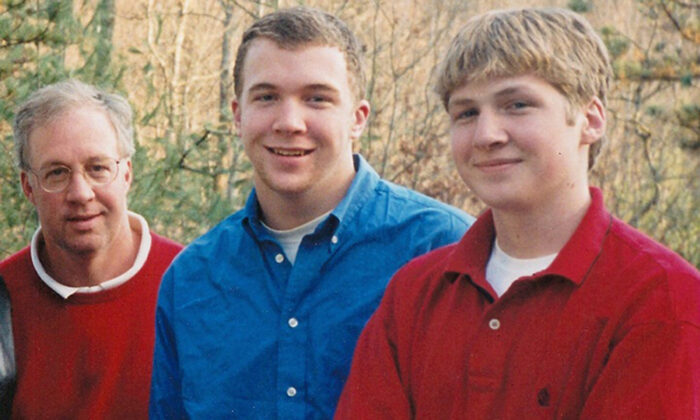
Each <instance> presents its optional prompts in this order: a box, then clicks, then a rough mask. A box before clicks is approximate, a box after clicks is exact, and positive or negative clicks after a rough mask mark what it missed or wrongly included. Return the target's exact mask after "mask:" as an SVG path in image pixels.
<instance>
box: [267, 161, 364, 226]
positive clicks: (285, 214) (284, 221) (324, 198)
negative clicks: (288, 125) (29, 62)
mask: <svg viewBox="0 0 700 420" xmlns="http://www.w3.org/2000/svg"><path fill="white" fill-rule="evenodd" d="M354 176H355V172H353V173H352V174H350V176H349V177H348V179H346V180H345V181H344V182H341V183H339V185H338V186H337V188H333V189H332V190H331V191H305V192H302V193H298V194H293V193H289V194H281V193H278V192H276V191H272V190H270V189H268V188H265V187H264V186H261V187H260V188H258V187H257V185H256V190H255V191H256V195H257V199H258V203H259V204H260V209H261V210H262V215H263V220H264V221H265V224H266V225H267V226H269V227H271V228H272V229H276V230H288V229H293V228H295V227H297V226H301V225H303V224H304V223H307V222H309V221H311V220H313V219H315V218H317V217H319V216H321V215H322V214H324V213H328V212H330V211H332V210H333V209H334V208H335V207H336V206H337V205H338V203H340V202H341V201H342V200H343V197H345V194H346V193H347V191H348V189H349V188H350V184H352V180H353V178H354ZM258 184H261V185H262V183H258Z"/></svg>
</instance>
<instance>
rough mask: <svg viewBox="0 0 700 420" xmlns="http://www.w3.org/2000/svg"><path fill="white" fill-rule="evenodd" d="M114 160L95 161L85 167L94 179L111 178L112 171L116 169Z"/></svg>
mask: <svg viewBox="0 0 700 420" xmlns="http://www.w3.org/2000/svg"><path fill="white" fill-rule="evenodd" d="M114 166H115V165H114V164H113V162H109V161H104V162H93V163H90V164H88V165H86V167H85V172H86V173H87V174H88V176H89V177H90V178H92V179H96V180H102V179H108V178H110V176H111V174H112V172H113V171H114Z"/></svg>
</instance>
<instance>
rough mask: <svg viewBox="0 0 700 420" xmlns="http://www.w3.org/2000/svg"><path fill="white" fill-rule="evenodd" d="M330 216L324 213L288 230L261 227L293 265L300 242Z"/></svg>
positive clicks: (266, 226)
mask: <svg viewBox="0 0 700 420" xmlns="http://www.w3.org/2000/svg"><path fill="white" fill-rule="evenodd" d="M329 214H331V212H330V211H329V212H327V213H324V214H322V215H320V216H318V217H317V218H315V219H313V220H311V221H310V222H306V223H304V224H303V225H301V226H297V227H295V228H292V229H288V230H276V229H272V228H271V227H270V226H268V225H266V224H265V223H264V222H263V223H262V225H263V226H264V227H265V229H267V230H268V231H269V232H270V234H271V235H272V236H273V237H274V238H275V239H277V241H278V242H279V243H280V245H282V250H283V251H284V255H286V256H287V259H288V260H289V262H290V264H292V265H294V261H296V259H297V252H299V245H301V240H302V239H304V236H306V235H309V234H312V233H314V231H315V230H316V227H317V226H318V225H320V224H321V222H322V221H324V220H325V219H326V217H327V216H328V215H329Z"/></svg>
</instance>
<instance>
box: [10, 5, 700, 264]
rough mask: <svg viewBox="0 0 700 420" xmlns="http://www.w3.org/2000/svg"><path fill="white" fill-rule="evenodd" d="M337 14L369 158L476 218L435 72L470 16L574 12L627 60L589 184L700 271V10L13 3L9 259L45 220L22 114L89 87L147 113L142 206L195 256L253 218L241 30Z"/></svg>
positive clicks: (136, 188) (617, 63)
mask: <svg viewBox="0 0 700 420" xmlns="http://www.w3.org/2000/svg"><path fill="white" fill-rule="evenodd" d="M296 4H307V5H311V6H317V7H321V8H323V9H325V10H328V11H331V12H333V13H336V14H338V15H339V16H340V17H341V18H343V19H344V20H345V21H347V22H348V23H349V24H350V26H351V27H352V28H353V29H354V30H355V32H357V33H358V35H359V36H360V38H361V39H362V41H363V42H364V43H365V45H366V58H367V68H368V80H369V87H368V96H369V99H370V102H371V104H372V116H371V120H370V124H369V126H368V128H367V130H366V131H365V133H364V135H363V137H362V139H361V141H360V142H358V143H357V144H356V150H358V151H359V152H361V153H363V154H364V155H365V156H366V157H367V158H368V160H369V161H370V162H371V163H372V165H373V166H374V167H375V168H376V169H377V171H378V172H380V174H381V175H383V176H384V177H385V178H387V179H389V180H392V181H394V182H398V183H401V184H404V185H407V186H409V187H411V188H415V189H417V190H420V191H422V192H425V193H427V194H429V195H431V196H433V197H436V198H438V199H440V200H443V201H446V202H448V203H451V204H454V205H456V206H459V207H462V208H464V209H465V210H467V211H469V212H471V213H473V214H476V213H478V212H480V211H481V210H482V209H483V204H482V203H481V202H479V201H478V199H476V198H475V197H474V196H473V195H472V194H471V192H470V191H469V190H468V189H467V188H466V187H464V185H463V184H462V182H461V180H459V177H458V176H457V175H456V172H455V171H454V168H453V166H452V163H451V159H450V153H449V145H448V142H447V135H446V128H447V127H446V118H445V115H444V112H443V111H442V109H441V106H440V104H439V101H438V98H436V97H435V96H434V95H433V94H432V93H431V91H430V88H429V82H430V81H431V72H432V70H433V68H434V66H435V64H436V62H437V60H438V59H439V57H440V55H441V54H442V53H443V52H444V50H445V47H446V44H447V42H448V41H449V39H450V37H451V36H452V35H454V33H455V32H456V30H457V29H458V27H459V26H460V23H462V22H464V21H465V20H466V19H467V18H469V16H471V15H473V14H475V13H479V12H482V11H485V10H487V9H491V8H495V7H517V6H525V5H539V6H545V5H549V6H552V5H554V6H561V7H569V8H571V9H573V10H576V11H578V12H580V13H582V14H584V15H585V16H586V17H587V18H588V19H589V20H590V21H591V22H592V23H593V25H594V26H595V27H596V28H597V29H598V30H599V31H600V33H601V34H602V35H603V37H604V40H605V42H606V43H607V45H608V47H609V49H610V52H611V54H612V56H613V58H614V67H615V74H616V79H617V80H616V83H615V87H614V91H613V92H612V94H611V99H610V103H609V108H610V109H609V120H610V127H609V130H608V139H609V144H608V146H607V148H605V149H604V151H603V153H604V156H603V157H601V159H600V161H599V163H598V164H597V165H596V167H595V168H594V170H593V172H592V174H591V175H592V182H593V184H595V185H598V186H601V187H602V188H603V189H604V192H605V195H606V203H607V204H608V206H609V207H610V208H611V209H612V211H613V212H614V213H615V214H616V215H617V216H618V217H620V218H622V219H624V220H626V221H628V222H629V223H631V224H632V225H634V226H636V227H638V228H640V229H641V230H643V231H645V232H647V233H648V234H649V235H651V236H652V237H654V238H656V239H657V240H660V241H661V242H663V243H665V244H667V245H668V246H670V247H671V248H673V249H674V250H676V251H677V252H679V253H680V254H682V255H683V256H684V257H685V258H687V259H689V260H690V261H691V262H692V263H693V264H695V265H696V266H699V265H700V243H699V241H698V234H699V233H700V216H698V204H699V203H700V185H699V183H700V181H699V180H698V173H700V172H699V171H698V169H699V163H700V157H699V154H700V105H699V103H698V99H699V96H698V82H699V79H700V48H698V47H699V46H700V16H699V14H700V5H699V4H698V3H697V2H696V1H695V0H617V1H608V0H568V1H565V0H562V1H553V0H550V1H496V0H394V1H389V0H355V1H349V0H317V1H281V0H279V1H275V0H270V1H266V2H262V1H250V0H162V1H155V0H122V1H120V2H116V0H64V1H56V0H53V1H52V0H45V1H41V0H0V142H1V143H0V147H1V150H0V231H1V232H2V233H3V234H2V235H1V237H0V258H4V257H6V256H8V255H10V254H11V253H13V252H15V251H17V250H18V249H20V248H21V247H22V246H25V245H26V244H27V243H28V241H29V238H30V237H31V234H32V233H33V231H34V229H35V228H36V223H37V222H36V216H35V214H34V211H33V209H32V207H31V205H30V204H29V203H28V202H27V200H26V199H25V198H24V197H23V196H22V193H21V189H20V187H19V182H18V176H17V173H16V170H15V168H14V165H13V145H12V132H11V128H10V123H11V121H12V116H13V110H14V107H15V106H16V105H17V104H18V103H19V102H21V101H22V100H24V99H25V98H26V96H27V95H28V94H29V93H31V92H32V91H33V90H35V89H37V88H38V87H40V86H43V85H45V84H48V83H52V82H54V81H58V80H61V79H64V78H66V77H77V78H80V79H82V80H84V81H86V82H89V83H94V84H97V85H100V86H102V87H104V88H107V89H109V90H116V91H118V92H120V93H122V94H124V95H125V96H126V97H127V98H128V99H129V101H130V102H131V104H132V106H133V107H134V110H135V123H136V139H137V152H136V155H135V157H134V168H135V183H134V185H133V187H132V191H131V193H130V207H131V208H132V209H133V210H135V211H137V212H139V213H142V214H143V215H144V216H145V217H146V218H147V219H148V220H149V221H150V223H151V225H152V228H153V229H154V230H155V231H157V232H159V233H161V234H164V235H166V236H170V237H172V238H174V239H176V240H179V241H181V242H183V243H187V242H189V241H190V240H192V239H193V238H194V237H196V236H198V235H200V234H202V233H203V232H205V231H206V230H207V229H209V228H210V227H211V226H212V225H214V224H215V223H216V222H218V221H219V220H221V219H222V218H224V217H225V216H226V215H228V214H230V213H231V212H233V211H235V210H237V209H238V208H240V207H241V206H242V205H243V203H244V200H245V197H246V196H247V194H248V192H249V191H250V188H251V182H250V180H251V165H250V163H249V162H248V160H247V159H246V158H245V156H244V155H243V153H242V148H241V146H240V143H239V141H238V139H237V138H236V136H235V133H233V132H232V125H231V112H230V102H231V99H232V97H231V95H232V75H231V73H232V65H233V63H232V61H233V56H234V55H233V54H234V52H235V48H236V46H237V44H238V40H239V38H240V35H241V32H242V30H243V29H244V28H245V27H246V26H248V25H249V24H250V22H251V21H252V20H253V19H255V18H256V17H258V16H261V15H263V14H265V13H268V12H269V11H271V10H274V9H276V8H278V7H286V6H291V5H296Z"/></svg>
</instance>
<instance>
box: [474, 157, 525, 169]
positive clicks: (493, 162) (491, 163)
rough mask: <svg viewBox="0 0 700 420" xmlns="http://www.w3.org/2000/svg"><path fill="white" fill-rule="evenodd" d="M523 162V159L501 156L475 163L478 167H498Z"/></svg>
mask: <svg viewBox="0 0 700 420" xmlns="http://www.w3.org/2000/svg"><path fill="white" fill-rule="evenodd" d="M519 162H521V159H517V158H499V159H487V160H482V161H478V162H476V163H475V164H474V166H476V167H477V168H483V169H488V168H498V167H502V166H506V165H512V164H515V163H519Z"/></svg>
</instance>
